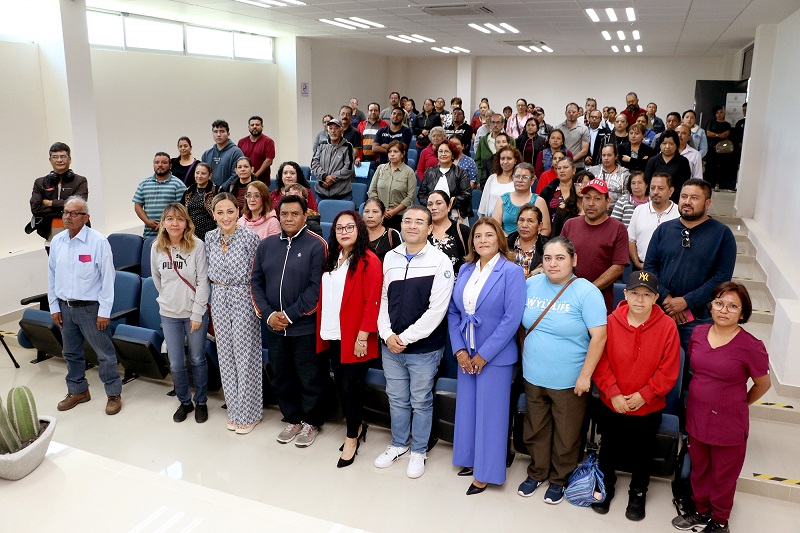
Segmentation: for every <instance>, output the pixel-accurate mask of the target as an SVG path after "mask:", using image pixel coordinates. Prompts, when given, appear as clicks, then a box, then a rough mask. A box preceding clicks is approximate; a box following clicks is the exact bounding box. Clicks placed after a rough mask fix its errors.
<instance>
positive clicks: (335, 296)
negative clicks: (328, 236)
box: [319, 252, 350, 341]
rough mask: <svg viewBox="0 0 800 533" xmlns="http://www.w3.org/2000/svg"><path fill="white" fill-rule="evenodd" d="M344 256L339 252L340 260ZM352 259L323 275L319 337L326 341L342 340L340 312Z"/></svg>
mask: <svg viewBox="0 0 800 533" xmlns="http://www.w3.org/2000/svg"><path fill="white" fill-rule="evenodd" d="M341 259H342V254H341V252H339V260H340V261H341ZM349 265H350V258H349V257H348V258H347V260H346V261H345V262H344V263H343V264H342V265H341V266H340V267H339V268H337V269H335V270H333V271H332V272H325V273H324V274H323V275H322V316H321V318H320V327H319V336H320V337H321V338H322V339H324V340H326V341H339V340H342V328H341V325H340V322H339V312H340V311H341V309H342V298H343V297H344V284H345V281H346V280H347V270H348V267H349Z"/></svg>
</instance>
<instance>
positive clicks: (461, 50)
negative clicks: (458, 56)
mask: <svg viewBox="0 0 800 533" xmlns="http://www.w3.org/2000/svg"><path fill="white" fill-rule="evenodd" d="M453 50H458V51H459V52H464V53H465V54H468V53H469V50H467V49H466V48H461V47H460V46H454V47H453Z"/></svg>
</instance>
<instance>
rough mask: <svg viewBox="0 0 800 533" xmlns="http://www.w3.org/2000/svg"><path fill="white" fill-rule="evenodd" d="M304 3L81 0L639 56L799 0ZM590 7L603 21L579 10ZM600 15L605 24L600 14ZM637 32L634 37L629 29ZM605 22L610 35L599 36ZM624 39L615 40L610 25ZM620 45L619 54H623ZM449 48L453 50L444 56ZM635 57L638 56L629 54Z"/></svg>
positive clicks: (341, 39) (730, 46)
mask: <svg viewBox="0 0 800 533" xmlns="http://www.w3.org/2000/svg"><path fill="white" fill-rule="evenodd" d="M304 1H306V3H307V5H305V6H292V5H289V6H287V7H275V8H272V9H263V8H260V7H256V6H251V5H247V4H242V3H239V2H234V1H233V0H87V5H88V6H89V7H98V8H105V9H112V10H116V11H123V12H128V13H136V14H141V15H150V16H160V17H163V18H171V19H175V20H182V21H186V22H192V23H195V24H204V25H209V26H215V27H224V28H228V29H240V30H244V31H254V32H259V33H264V34H268V35H274V36H283V35H297V36H305V37H310V38H319V39H324V40H325V41H326V42H328V41H329V42H334V43H336V44H338V45H339V46H343V47H346V48H353V49H358V50H362V51H371V52H374V53H378V54H384V55H401V56H420V57H441V56H443V55H444V54H441V53H439V52H435V51H433V50H431V46H460V47H462V48H466V49H468V50H470V52H471V53H470V55H475V56H498V55H503V56H508V55H518V56H520V57H523V56H527V55H535V54H527V53H525V52H522V51H520V50H518V49H517V48H516V47H515V46H511V45H508V44H505V43H503V42H502V41H503V40H532V41H543V42H545V43H547V45H549V46H550V47H551V48H553V50H554V51H555V52H554V54H556V55H567V56H583V55H588V56H597V55H614V53H613V52H612V51H611V45H612V44H617V45H618V46H619V47H620V49H622V45H623V44H630V45H632V47H634V48H635V45H636V44H641V45H642V46H643V48H644V53H643V54H642V55H657V56H719V55H724V54H727V53H730V52H733V51H736V50H739V49H741V48H743V47H745V46H747V45H748V44H749V43H751V42H752V41H753V40H754V38H755V32H756V27H757V26H758V25H759V24H765V23H766V24H772V23H777V22H780V21H781V20H783V19H784V18H786V17H787V16H788V15H790V14H791V13H793V12H794V11H796V10H797V9H800V0H602V1H600V0H524V1H523V0H484V1H483V2H480V1H477V0H462V1H457V0H456V1H454V0H438V1H437V0H433V1H431V0H416V1H415V0H304ZM459 4H462V5H463V4H483V5H485V6H486V7H487V8H489V9H490V10H491V11H492V12H493V15H474V16H459V17H442V16H433V15H429V14H426V13H424V12H423V11H421V10H420V7H424V6H438V5H459ZM607 7H612V8H615V9H616V12H617V16H618V17H619V19H620V20H619V21H618V22H615V23H611V22H608V20H607V18H606V17H605V8H607ZM626 7H634V8H635V10H636V15H637V20H636V22H628V21H627V19H626V17H625V16H624V11H625V8H626ZM586 8H594V9H595V10H596V11H598V13H599V14H600V17H601V22H598V23H594V22H592V21H591V20H590V19H589V17H588V16H587V15H586V12H585V9H586ZM335 17H337V18H338V17H341V18H348V17H360V18H364V19H367V20H371V21H374V22H378V23H380V24H383V25H385V26H386V28H382V29H377V28H376V29H372V30H364V29H359V30H355V31H353V30H347V29H344V28H338V27H335V26H331V25H328V24H325V23H323V22H319V20H318V19H321V18H329V19H332V18H335ZM603 21H605V22H603ZM471 22H474V23H479V24H483V23H486V22H492V23H495V24H497V23H500V22H506V23H508V24H511V25H512V26H514V27H515V28H517V29H518V30H520V33H518V34H511V33H506V34H502V35H501V34H497V33H492V34H484V33H481V32H479V31H477V30H474V29H472V28H470V27H468V26H467V24H469V23H471ZM634 29H638V30H639V31H640V32H641V40H640V41H631V37H630V31H632V30H634ZM602 30H608V31H609V32H610V33H611V34H612V36H613V39H612V40H611V41H606V40H604V39H603V37H602V36H601V34H600V32H601V31H602ZM618 30H623V31H625V32H626V34H627V35H628V40H626V41H625V42H624V43H620V42H619V40H618V39H617V37H616V32H617V31H618ZM411 33H416V34H421V35H423V36H425V37H429V38H431V39H435V40H436V43H412V44H404V43H399V42H395V41H392V40H390V39H387V38H386V35H398V34H411ZM620 53H623V52H620ZM449 55H453V54H449ZM633 55H640V54H636V53H635V52H634V53H633Z"/></svg>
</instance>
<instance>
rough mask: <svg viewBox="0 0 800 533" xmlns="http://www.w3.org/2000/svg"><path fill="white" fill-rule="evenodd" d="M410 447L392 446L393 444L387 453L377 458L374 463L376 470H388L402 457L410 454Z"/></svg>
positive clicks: (387, 449) (387, 448) (388, 447)
mask: <svg viewBox="0 0 800 533" xmlns="http://www.w3.org/2000/svg"><path fill="white" fill-rule="evenodd" d="M408 450H409V448H408V446H392V445H391V444H390V445H389V446H387V447H386V451H384V452H383V453H382V454H380V455H379V456H378V457H376V458H375V462H374V463H373V464H374V465H375V467H376V468H388V467H390V466H392V465H393V464H394V462H395V461H397V459H399V458H400V456H402V455H405V454H407V453H408Z"/></svg>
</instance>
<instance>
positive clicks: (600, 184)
mask: <svg viewBox="0 0 800 533" xmlns="http://www.w3.org/2000/svg"><path fill="white" fill-rule="evenodd" d="M586 189H594V190H596V191H597V192H599V193H600V194H608V185H606V182H605V181H603V180H601V179H598V178H595V179H593V180H592V181H590V182H589V183H587V184H586V185H584V186H583V190H584V191H585V190H586Z"/></svg>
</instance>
